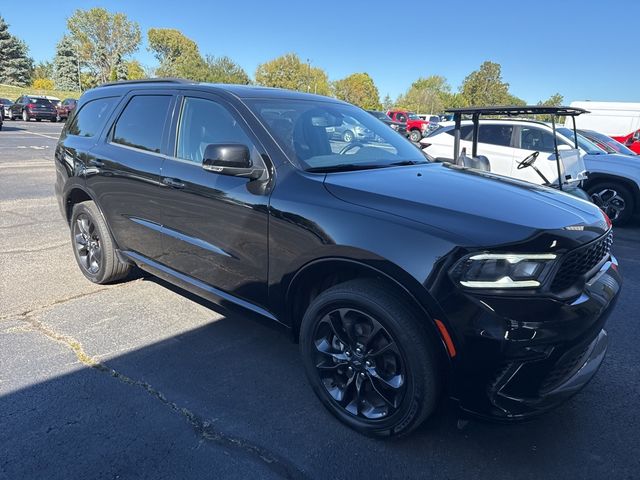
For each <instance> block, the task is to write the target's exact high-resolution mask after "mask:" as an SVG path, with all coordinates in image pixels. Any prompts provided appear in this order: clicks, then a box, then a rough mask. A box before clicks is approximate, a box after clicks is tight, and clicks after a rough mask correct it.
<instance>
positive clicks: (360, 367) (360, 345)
mask: <svg viewBox="0 0 640 480" xmlns="http://www.w3.org/2000/svg"><path fill="white" fill-rule="evenodd" d="M314 344H315V347H316V350H317V352H318V354H317V355H316V369H317V371H318V375H319V376H320V378H321V379H322V383H323V385H324V387H325V388H326V389H327V392H328V393H329V395H331V397H332V398H333V399H334V400H335V401H336V402H338V404H339V405H341V406H342V407H343V408H344V409H345V410H346V411H347V412H349V413H351V414H352V415H355V416H359V417H363V418H367V419H377V418H382V417H386V416H388V415H390V414H392V413H394V412H395V411H396V410H397V409H398V406H399V405H400V402H401V401H402V398H403V396H404V395H405V393H406V381H405V379H406V373H405V366H404V361H403V359H402V354H401V353H400V350H399V348H398V345H397V344H396V342H395V341H394V339H393V337H392V336H391V334H390V333H389V332H388V331H387V329H385V328H384V327H383V326H382V325H381V324H380V322H378V321H377V320H376V319H375V318H373V317H371V316H370V315H369V314H367V313H365V312H363V311H361V310H358V309H355V308H337V309H335V310H331V311H330V312H328V313H327V314H325V315H324V316H323V317H322V318H321V319H320V321H319V322H318V324H317V327H316V331H315V335H314Z"/></svg>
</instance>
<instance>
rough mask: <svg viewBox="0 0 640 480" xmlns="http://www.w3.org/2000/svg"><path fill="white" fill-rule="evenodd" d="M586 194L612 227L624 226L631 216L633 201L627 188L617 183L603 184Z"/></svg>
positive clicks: (591, 188) (590, 189)
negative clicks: (605, 215) (609, 221)
mask: <svg viewBox="0 0 640 480" xmlns="http://www.w3.org/2000/svg"><path fill="white" fill-rule="evenodd" d="M588 193H589V196H590V197H591V200H592V201H593V203H595V204H596V205H597V206H598V207H600V208H601V209H602V211H603V212H604V213H606V214H607V216H608V217H609V218H610V219H611V222H612V223H613V224H614V225H616V226H619V225H624V224H625V223H627V222H628V221H629V220H630V219H631V217H632V216H633V211H634V209H635V199H634V197H633V194H632V193H631V191H630V190H629V189H628V188H627V187H625V186H623V185H620V184H619V183H617V182H603V183H598V184H597V185H594V186H592V187H590V188H589V189H588Z"/></svg>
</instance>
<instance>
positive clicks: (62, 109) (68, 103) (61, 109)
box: [56, 98, 78, 121]
mask: <svg viewBox="0 0 640 480" xmlns="http://www.w3.org/2000/svg"><path fill="white" fill-rule="evenodd" d="M77 104H78V100H76V99H75V98H65V99H64V100H63V101H62V102H60V103H58V104H57V105H56V111H57V112H58V116H57V120H58V121H60V120H66V119H67V118H69V115H71V112H72V111H73V109H74V108H76V105H77Z"/></svg>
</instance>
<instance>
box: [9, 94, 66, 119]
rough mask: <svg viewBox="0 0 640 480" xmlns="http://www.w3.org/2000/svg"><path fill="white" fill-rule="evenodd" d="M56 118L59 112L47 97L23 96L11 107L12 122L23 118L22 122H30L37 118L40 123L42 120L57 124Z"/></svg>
mask: <svg viewBox="0 0 640 480" xmlns="http://www.w3.org/2000/svg"><path fill="white" fill-rule="evenodd" d="M56 116H57V112H56V108H55V107H54V106H53V104H52V103H51V102H50V101H49V100H48V99H46V98H45V97H39V96H37V95H23V96H21V97H20V98H18V99H17V100H16V102H15V103H14V104H13V105H11V107H9V118H10V119H11V120H16V119H18V118H22V120H24V121H25V122H28V121H29V120H31V119H32V118H35V119H36V121H38V122H39V121H40V120H51V121H52V122H55V121H56Z"/></svg>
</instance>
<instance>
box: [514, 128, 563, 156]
mask: <svg viewBox="0 0 640 480" xmlns="http://www.w3.org/2000/svg"><path fill="white" fill-rule="evenodd" d="M520 148H522V149H524V150H536V151H538V152H553V151H554V148H555V147H554V143H553V135H552V134H551V133H550V132H547V131H546V130H542V129H541V128H537V127H522V128H521V129H520Z"/></svg>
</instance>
